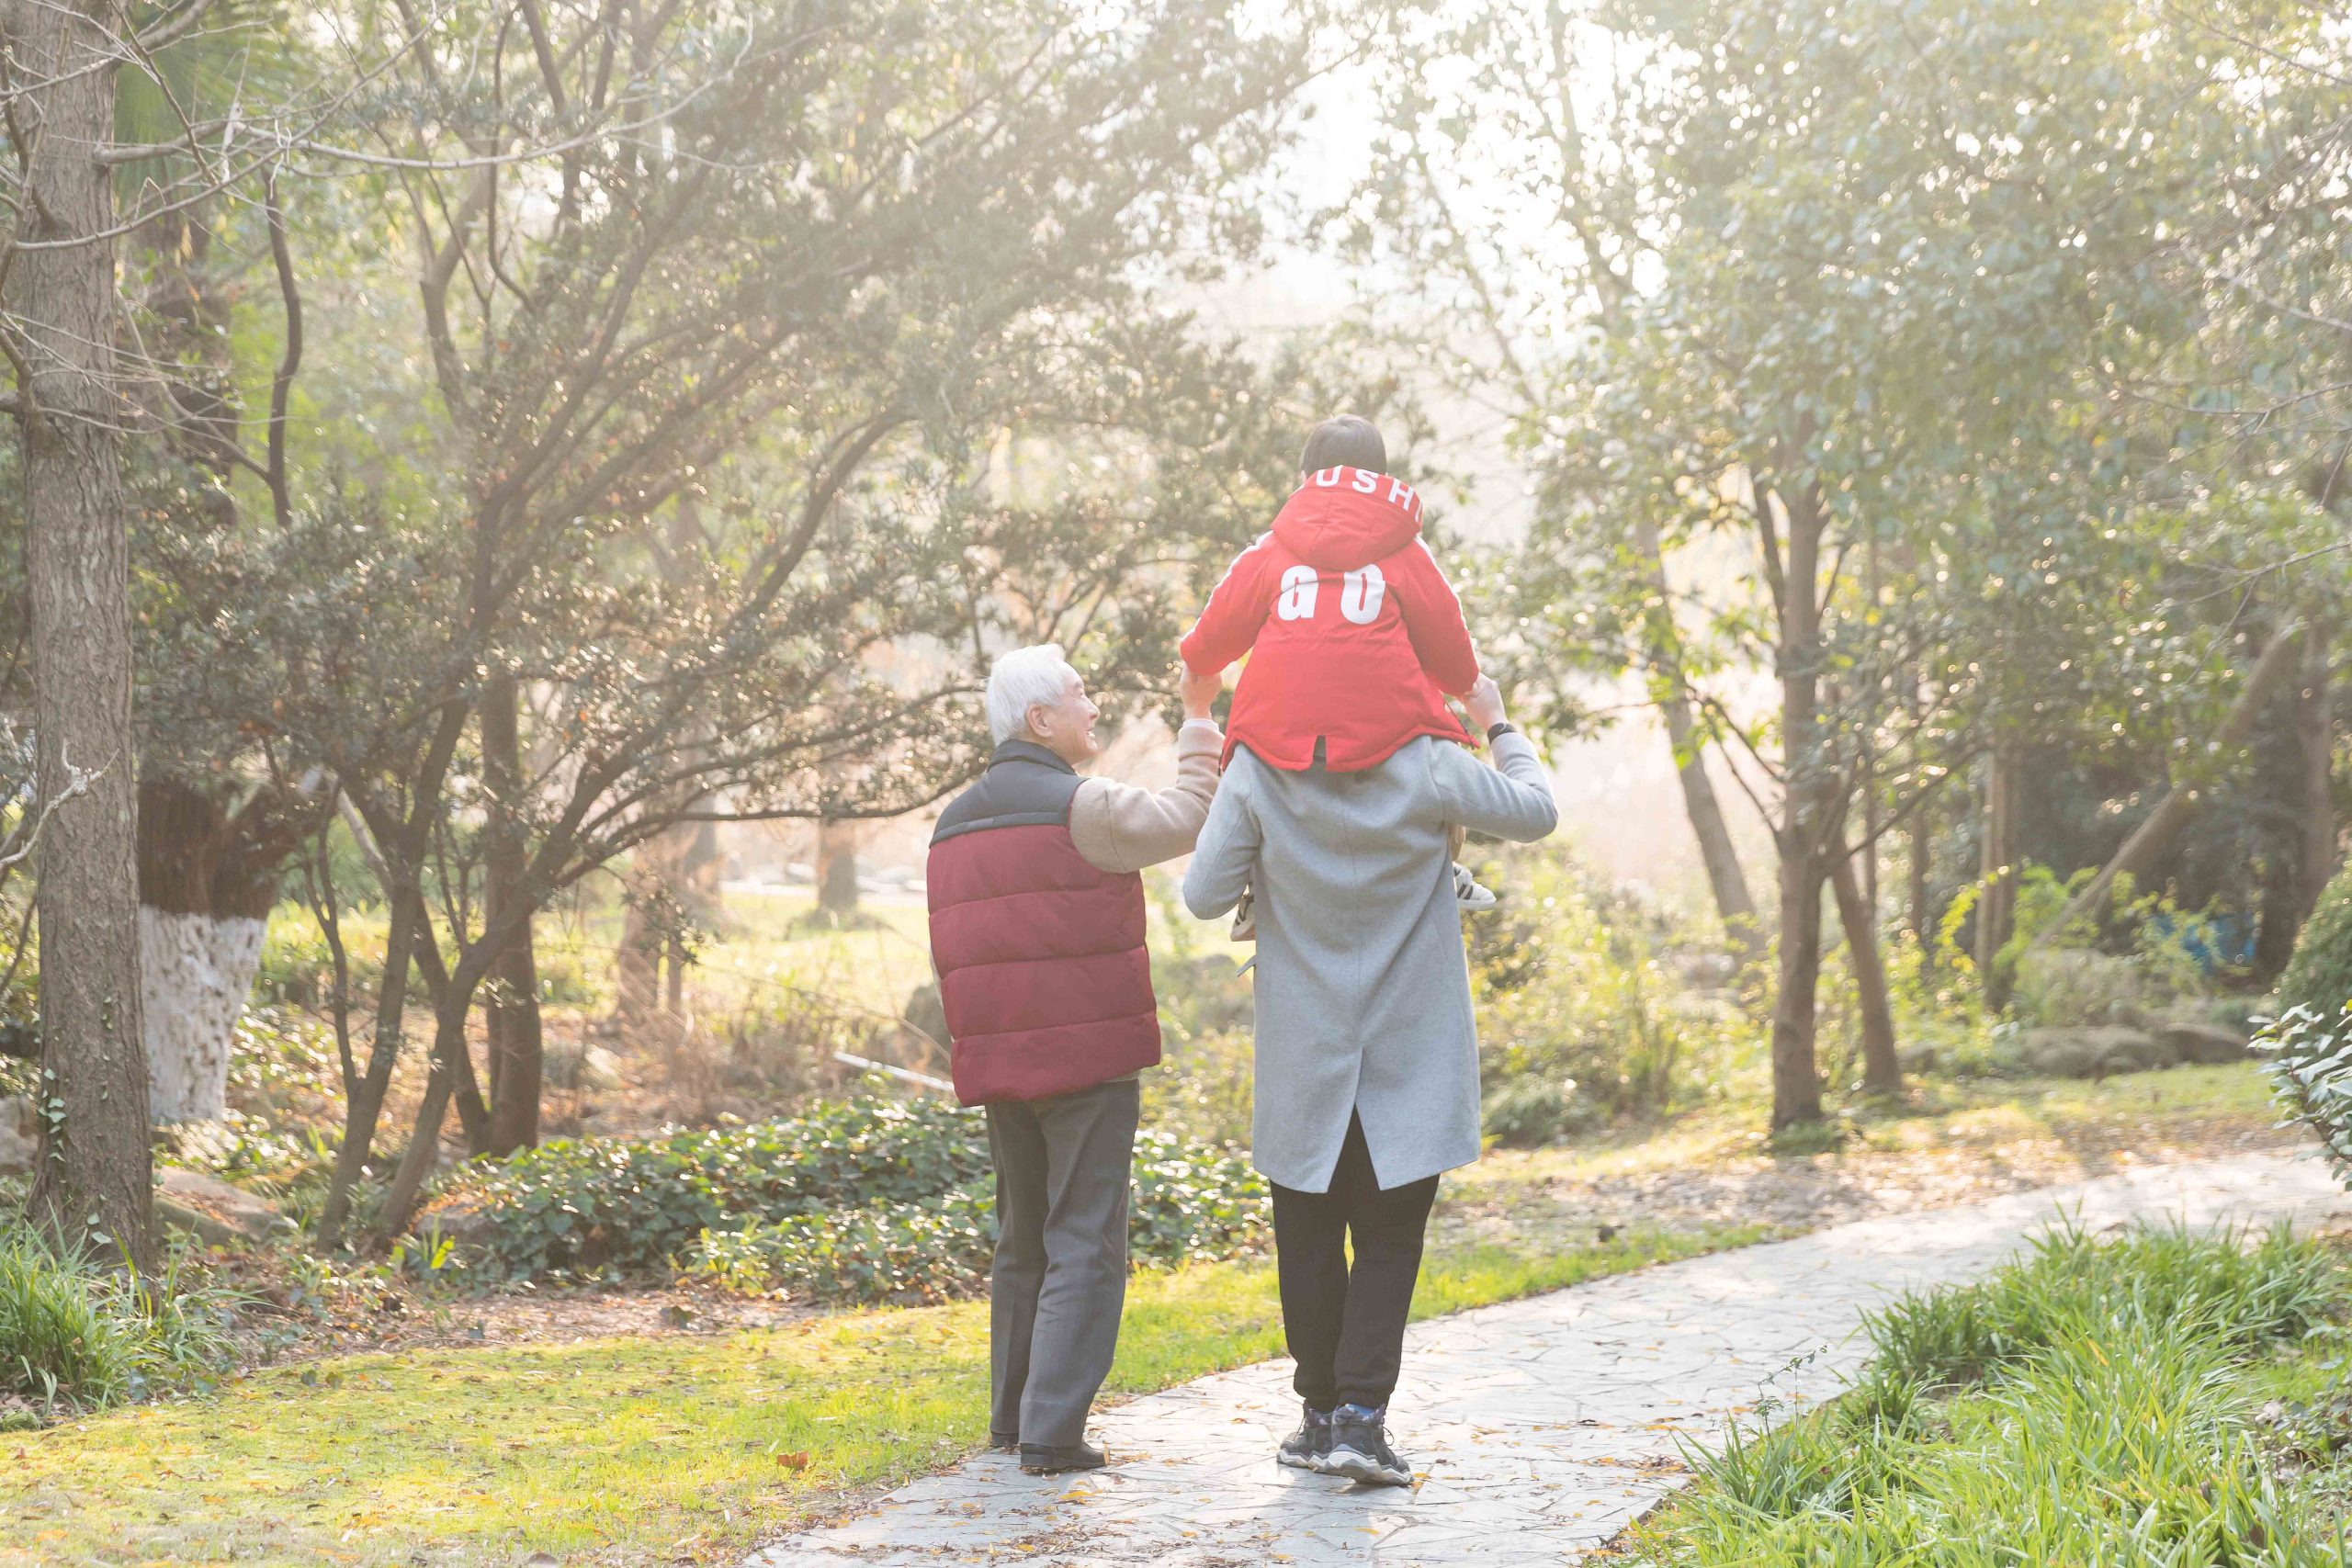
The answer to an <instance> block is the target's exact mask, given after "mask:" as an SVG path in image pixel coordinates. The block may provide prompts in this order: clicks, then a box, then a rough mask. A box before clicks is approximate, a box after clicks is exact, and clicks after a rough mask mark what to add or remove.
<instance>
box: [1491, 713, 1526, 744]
mask: <svg viewBox="0 0 2352 1568" xmlns="http://www.w3.org/2000/svg"><path fill="white" fill-rule="evenodd" d="M1518 733H1519V726H1517V725H1515V724H1513V723H1512V722H1511V721H1510V720H1509V719H1507V718H1503V719H1497V720H1496V721H1495V722H1494V723H1492V724H1490V725H1488V726H1487V743H1488V744H1489V745H1491V744H1493V743H1494V742H1495V741H1496V740H1498V739H1501V738H1502V737H1503V736H1506V735H1517V734H1518Z"/></svg>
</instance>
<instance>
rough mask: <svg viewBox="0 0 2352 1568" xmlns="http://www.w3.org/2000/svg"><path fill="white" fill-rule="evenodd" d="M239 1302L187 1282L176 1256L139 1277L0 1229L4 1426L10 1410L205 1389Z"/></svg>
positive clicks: (11, 1228)
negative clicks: (19, 1405) (186, 1387)
mask: <svg viewBox="0 0 2352 1568" xmlns="http://www.w3.org/2000/svg"><path fill="white" fill-rule="evenodd" d="M234 1303H235V1298H234V1297H233V1296H232V1295H231V1294H229V1293H227V1292H221V1291H218V1290H214V1289H210V1288H209V1287H206V1286H203V1285H201V1284H200V1283H198V1282H197V1281H195V1280H192V1278H190V1277H189V1276H187V1275H185V1274H183V1272H182V1265H181V1264H180V1262H179V1261H178V1260H177V1259H176V1258H175V1259H174V1260H173V1262H172V1265H171V1267H170V1268H169V1269H166V1270H165V1271H164V1274H163V1275H162V1276H160V1277H158V1278H155V1279H152V1280H146V1279H141V1278H139V1277H137V1276H136V1275H133V1274H130V1273H129V1272H124V1271H118V1270H108V1269H101V1268H98V1267H96V1265H94V1264H93V1263H91V1262H90V1261H88V1260H86V1259H84V1258H75V1257H72V1256H69V1255H67V1254H65V1253H63V1252H61V1251H60V1250H59V1249H58V1248H57V1247H54V1246H52V1245H51V1243H50V1242H49V1241H48V1239H47V1238H46V1237H44V1236H43V1235H40V1232H38V1231H36V1230H35V1229H33V1228H32V1227H31V1226H30V1225H28V1224H23V1223H21V1222H19V1221H16V1220H6V1221H0V1426H5V1425H6V1418H7V1407H8V1405H9V1404H10V1403H12V1402H17V1401H21V1402H26V1403H31V1402H36V1401H37V1402H39V1404H40V1405H41V1406H43V1407H44V1408H45V1409H46V1411H47V1413H48V1414H50V1415H55V1414H57V1413H58V1412H59V1411H60V1410H61V1409H64V1410H95V1409H99V1408H102V1407H104V1406H106V1405H108V1404H116V1403H119V1402H120V1401H122V1400H126V1399H139V1398H142V1397H144V1396H145V1395H147V1394H149V1393H154V1392H160V1391H161V1390H163V1389H165V1388H170V1387H176V1386H180V1385H182V1384H186V1383H190V1382H200V1381H201V1380H202V1379H204V1378H205V1377H207V1376H208V1375H209V1374H210V1373H212V1372H215V1371H218V1370H219V1369H220V1368H221V1367H223V1366H225V1365H226V1364H227V1361H228V1359H229V1358H228V1349H227V1341H226V1338H225V1335H226V1332H227V1327H228V1321H229V1318H230V1315H231V1313H232V1309H233V1306H234Z"/></svg>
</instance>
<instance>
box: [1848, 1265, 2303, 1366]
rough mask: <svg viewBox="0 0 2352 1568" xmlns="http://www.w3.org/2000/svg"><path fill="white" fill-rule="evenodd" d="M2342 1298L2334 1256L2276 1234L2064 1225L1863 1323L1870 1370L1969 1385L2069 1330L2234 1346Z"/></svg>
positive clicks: (2272, 1336) (2288, 1332) (2275, 1336)
mask: <svg viewBox="0 0 2352 1568" xmlns="http://www.w3.org/2000/svg"><path fill="white" fill-rule="evenodd" d="M2249 1241H2251V1245H2248V1244H2249ZM2344 1299H2345V1286H2344V1284H2343V1281H2342V1279H2341V1271H2340V1269H2338V1267H2337V1264H2336V1262H2335V1258H2333V1257H2332V1256H2331V1255H2330V1254H2329V1253H2328V1251H2327V1250H2326V1249H2325V1248H2324V1247H2319V1246H2317V1245H2316V1244H2314V1243H2312V1242H2309V1241H2303V1240H2298V1239H2296V1238H2295V1237H2294V1236H2292V1235H2290V1234H2288V1233H2287V1232H2286V1231H2284V1230H2274V1231H2271V1232H2269V1233H2267V1235H2263V1236H2262V1237H2261V1238H2260V1239H2259V1240H2252V1238H2251V1237H2250V1236H2249V1235H2248V1234H2247V1233H2245V1232H2243V1231H2237V1232H2222V1233H2220V1234H2215V1233H2211V1232H2207V1233H2199V1232H2194V1231H2189V1230H2187V1229H2184V1228H2182V1227H2180V1226H2178V1225H2174V1226H2169V1227H2146V1228H2142V1229H2138V1230H2134V1231H2131V1232H2130V1233H2128V1234H2126V1235H2124V1236H2123V1237H2121V1238H2120V1239H2119V1240H2116V1241H2112V1242H2107V1243H2102V1242H2100V1241H2099V1240H2098V1238H2096V1237H2094V1236H2092V1235H2090V1234H2089V1233H2088V1232H2086V1231H2085V1230H2083V1229H2081V1228H2080V1227H2079V1226H2077V1225H2074V1224H2067V1225H2064V1226H2062V1227H2060V1228H2059V1229H2057V1230H2055V1231H2052V1232H2051V1233H2050V1234H2048V1235H2044V1236H2042V1237H2041V1238H2040V1239H2039V1240H2037V1241H2036V1242H2035V1243H2034V1246H2033V1250H2032V1253H2031V1254H2030V1256H2029V1257H2028V1258H2026V1259H2025V1260H2024V1261H2022V1262H2020V1263H2018V1264H2017V1265H2015V1266H2013V1267H2010V1268H2007V1269H2001V1270H2000V1271H1999V1272H1997V1273H1996V1274H1994V1275H1992V1276H1991V1277H1990V1278H1988V1279H1985V1280H1981V1281H1979V1282H1977V1283H1975V1284H1972V1285H1964V1286H1961V1287H1959V1288H1957V1289H1953V1290H1942V1291H1930V1292H1920V1293H1914V1294H1910V1295H1905V1296H1904V1297H1902V1298H1901V1299H1899V1300H1897V1301H1896V1302H1895V1303H1894V1305H1892V1306H1890V1307H1888V1308H1887V1309H1886V1310H1884V1311H1883V1312H1880V1313H1875V1314H1871V1315H1870V1316H1869V1317H1868V1318H1867V1319H1866V1320H1865V1321H1866V1326H1867V1332H1868V1333H1869V1335H1870V1338H1871V1344H1872V1346H1873V1347H1874V1348H1875V1349H1876V1352H1877V1354H1876V1357H1875V1359H1874V1360H1873V1363H1872V1374H1873V1376H1874V1377H1876V1378H1878V1379H1879V1380H1881V1381H1884V1382H1907V1383H1914V1384H1917V1385H1919V1386H1921V1387H1925V1388H1931V1389H1932V1388H1951V1387H1957V1386H1961V1385H1963V1384H1967V1383H1972V1382H1979V1381H1981V1380H1982V1379H1984V1378H1985V1377H1986V1376H1988V1375H1990V1374H1991V1373H1992V1372H1994V1371H1996V1369H1998V1368H2000V1367H2002V1366H2004V1365H2006V1364H2008V1363H2012V1362H2015V1361H2018V1360H2019V1359H2022V1358H2024V1357H2026V1356H2028V1355H2030V1354H2031V1353H2032V1352H2034V1351H2036V1350H2039V1349H2041V1348H2043V1347H2045V1346H2048V1345H2052V1344H2055V1343H2056V1342H2057V1341H2059V1340H2060V1339H2062V1338H2065V1337H2069V1336H2076V1337H2079V1336H2085V1335H2093V1334H2101V1333H2105V1334H2112V1333H2114V1332H2116V1331H2118V1330H2135V1329H2139V1328H2143V1327H2149V1326H2154V1325H2165V1324H2170V1323H2185V1322H2194V1323H2196V1324H2197V1325H2199V1327H2200V1329H2201V1331H2202V1332H2203V1333H2204V1334H2205V1335H2207V1336H2208V1337H2211V1339H2212V1340H2213V1342H2215V1343H2216V1344H2218V1345H2220V1346H2222V1348H2226V1349H2229V1350H2231V1351H2245V1350H2247V1349H2251V1348H2254V1347H2256V1346H2257V1345H2261V1344H2264V1343H2267V1342H2269V1341H2273V1340H2279V1339H2292V1338H2296V1337H2301V1335H2302V1334H2304V1333H2306V1332H2307V1331H2308V1330H2310V1329H2311V1328H2312V1326H2314V1325H2317V1324H2319V1323H2322V1322H2324V1321H2325V1320H2326V1319H2327V1318H2328V1317H2330V1316H2331V1315H2333V1314H2335V1312H2337V1311H2338V1310H2339V1309H2340V1308H2341V1307H2342V1305H2343V1303H2344Z"/></svg>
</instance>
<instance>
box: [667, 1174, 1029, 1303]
mask: <svg viewBox="0 0 2352 1568" xmlns="http://www.w3.org/2000/svg"><path fill="white" fill-rule="evenodd" d="M995 1250H996V1203H995V1200H994V1198H993V1197H992V1196H990V1195H989V1193H988V1191H987V1190H986V1189H985V1188H960V1189H958V1190H956V1191H954V1192H949V1193H946V1194H944V1195H943V1196H941V1197H937V1198H926V1199H923V1200H922V1201H919V1202H913V1203H891V1204H888V1205H885V1206H883V1207H880V1208H870V1209H845V1210H840V1211H836V1212H830V1213H817V1214H793V1215H789V1216H787V1217H786V1218H784V1219H780V1220H773V1221H768V1222H764V1223H761V1224H752V1225H747V1226H745V1227H744V1228H743V1229H741V1230H739V1231H706V1232H704V1233H703V1235H702V1236H701V1238H700V1239H699V1240H698V1241H697V1242H696V1243H695V1247H694V1248H693V1250H692V1251H691V1253H690V1254H689V1255H688V1258H687V1261H686V1272H687V1273H688V1274H690V1275H693V1276H695V1277H697V1278H700V1279H705V1280H709V1281H711V1282H712V1283H714V1284H717V1285H719V1286H721V1287H723V1288H725V1289H728V1290H731V1291H737V1292H742V1293H743V1294H746V1295H767V1294H789V1295H796V1296H804V1297H808V1298H810V1299H813V1300H817V1301H830V1302H876V1303H881V1302H887V1303H901V1304H910V1303H919V1302H936V1301H944V1300H947V1299H949V1298H950V1297H954V1296H961V1295H968V1294H970V1293H971V1292H973V1290H974V1289H975V1288H976V1287H977V1283H978V1281H981V1280H986V1279H987V1277H988V1272H989V1258H991V1257H992V1256H993V1255H994V1253H995Z"/></svg>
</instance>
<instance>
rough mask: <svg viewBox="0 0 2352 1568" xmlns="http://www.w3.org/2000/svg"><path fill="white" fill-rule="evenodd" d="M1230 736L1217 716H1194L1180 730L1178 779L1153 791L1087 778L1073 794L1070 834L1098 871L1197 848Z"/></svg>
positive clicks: (1138, 866) (1138, 865)
mask: <svg viewBox="0 0 2352 1568" xmlns="http://www.w3.org/2000/svg"><path fill="white" fill-rule="evenodd" d="M1224 751H1225V736H1224V734H1223V733H1222V732H1220V731H1219V730H1218V728H1217V727H1216V723H1215V722H1214V721H1212V720H1209V719H1205V718H1195V719H1189V720H1187V721H1186V722H1185V724H1184V727H1183V728H1182V729H1179V730H1178V731H1177V732H1176V782H1175V783H1174V784H1170V785H1169V786H1168V788H1166V789H1163V790H1156V791H1155V790H1148V789H1143V788H1139V787H1138V786H1136V785H1135V784H1119V783H1116V782H1114V781H1113V780H1111V779H1088V780H1086V781H1085V782H1084V783H1083V784H1080V785H1079V786H1078V794H1076V795H1073V796H1071V797H1070V803H1069V836H1070V838H1071V840H1073V841H1074V842H1076V843H1077V845H1078V852H1079V853H1080V854H1082V855H1084V856H1085V857H1086V859H1087V863H1089V864H1090V865H1091V866H1093V867H1094V868H1095V869H1096V870H1098V871H1141V870H1142V869H1143V868H1144V867H1145V866H1148V865H1158V864H1159V863H1160V862H1161V861H1164V860H1174V859H1175V858H1176V857H1177V856H1178V855H1182V854H1189V853H1191V852H1192V849H1193V840H1195V839H1198V838H1199V837H1200V836H1201V824H1202V823H1203V822H1205V821H1207V820H1208V815H1209V802H1210V801H1211V800H1212V799H1214V798H1215V797H1216V762H1217V758H1218V757H1219V756H1221V755H1222V754H1223V753H1224Z"/></svg>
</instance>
